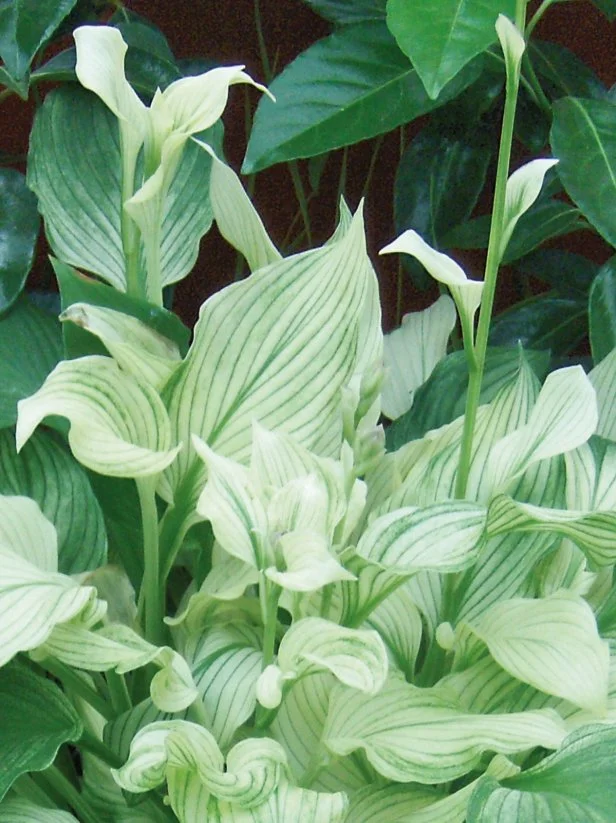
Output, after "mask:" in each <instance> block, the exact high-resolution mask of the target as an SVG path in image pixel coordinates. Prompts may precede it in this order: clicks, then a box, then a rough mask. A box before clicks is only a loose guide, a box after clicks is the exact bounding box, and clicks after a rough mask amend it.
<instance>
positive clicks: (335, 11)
mask: <svg viewBox="0 0 616 823" xmlns="http://www.w3.org/2000/svg"><path fill="white" fill-rule="evenodd" d="M386 2H387V0H304V3H306V5H307V6H310V8H311V9H313V10H314V11H316V13H317V14H319V15H320V16H321V17H324V18H325V20H331V22H332V23H337V24H338V25H345V24H347V23H366V22H367V21H368V20H384V19H385V4H386Z"/></svg>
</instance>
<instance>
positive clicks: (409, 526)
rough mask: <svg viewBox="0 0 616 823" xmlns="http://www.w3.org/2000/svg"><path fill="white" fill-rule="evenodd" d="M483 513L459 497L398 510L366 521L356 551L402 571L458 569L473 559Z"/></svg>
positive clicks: (481, 507)
mask: <svg viewBox="0 0 616 823" xmlns="http://www.w3.org/2000/svg"><path fill="white" fill-rule="evenodd" d="M485 517H486V511H485V508H484V507H483V506H479V505H477V504H475V503H471V502H468V501H464V500H458V501H453V500H452V501H449V502H445V503H435V504H433V505H432V506H426V507H424V508H415V507H411V508H406V509H398V510H397V511H394V512H391V513H390V514H385V515H382V516H381V517H378V518H377V519H376V520H374V521H373V522H372V523H371V524H370V526H369V527H368V528H367V530H366V531H365V532H364V533H363V534H362V536H361V538H360V540H359V542H358V544H357V553H358V554H359V555H360V556H361V557H364V558H365V559H366V560H369V561H370V562H371V563H374V564H376V565H378V566H380V567H381V568H384V569H388V570H391V571H399V572H401V573H403V574H404V573H408V572H417V571H421V570H424V569H427V570H437V571H441V572H452V571H460V570H461V569H464V568H466V567H467V566H468V565H469V564H470V563H472V562H473V561H474V560H475V558H476V555H477V552H478V550H479V547H480V545H481V540H482V535H483V530H484V526H485Z"/></svg>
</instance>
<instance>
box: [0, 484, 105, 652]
mask: <svg viewBox="0 0 616 823" xmlns="http://www.w3.org/2000/svg"><path fill="white" fill-rule="evenodd" d="M0 513H1V514H2V523H1V525H0V566H1V568H2V574H1V575H0V612H1V614H2V620H1V621H0V665H4V664H5V663H6V662H8V661H9V660H11V658H12V657H14V656H15V655H16V654H17V652H20V651H29V650H31V649H35V648H36V647H37V646H40V645H41V643H44V642H45V640H46V639H47V638H48V637H49V635H50V634H51V632H52V631H53V628H54V626H55V624H56V623H64V622H66V621H67V620H70V619H71V618H73V617H75V616H76V615H78V614H79V613H80V612H82V611H83V610H84V609H87V608H88V607H92V608H95V605H94V604H95V599H96V590H95V589H93V588H91V587H85V586H83V587H82V586H79V585H78V583H77V581H75V580H74V579H73V578H71V577H68V576H67V575H64V574H59V573H58V571H57V568H58V549H57V542H56V532H55V529H54V528H53V526H52V525H51V523H50V522H49V521H48V520H47V519H46V518H45V517H44V516H43V515H42V513H41V510H40V509H39V507H38V505H37V504H36V503H35V502H34V501H33V500H30V499H29V498H27V497H0Z"/></svg>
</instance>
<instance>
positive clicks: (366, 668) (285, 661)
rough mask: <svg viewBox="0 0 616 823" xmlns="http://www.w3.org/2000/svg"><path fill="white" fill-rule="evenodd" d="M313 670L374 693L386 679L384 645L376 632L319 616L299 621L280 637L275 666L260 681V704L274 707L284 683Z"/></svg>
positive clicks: (258, 693)
mask: <svg viewBox="0 0 616 823" xmlns="http://www.w3.org/2000/svg"><path fill="white" fill-rule="evenodd" d="M272 670H274V671H272ZM315 670H317V671H318V670H325V671H329V672H331V673H332V674H333V675H334V676H335V677H336V679H337V680H339V681H340V682H341V683H344V684H345V685H347V686H349V687H351V688H353V689H359V690H360V691H362V692H366V693H367V694H376V692H378V691H379V690H380V689H381V687H382V686H383V683H384V682H385V678H386V677H387V652H386V649H385V645H384V643H383V641H382V640H381V638H380V637H379V635H378V634H377V632H375V631H366V630H359V629H347V628H345V627H344V626H337V625H336V624H335V623H331V622H330V621H329V620H323V619H321V618H318V617H307V618H305V619H304V620H299V621H298V622H297V623H294V624H293V625H292V626H291V628H290V629H288V631H287V632H286V634H285V636H284V637H283V638H282V641H281V643H280V647H279V649H278V659H277V662H276V665H275V666H269V667H268V668H266V669H265V671H264V672H263V675H262V676H261V677H260V678H259V681H258V683H257V696H258V699H259V702H260V703H261V704H262V705H264V706H266V708H270V709H272V708H275V707H276V706H278V705H280V702H281V700H282V688H281V687H282V684H283V683H288V682H289V681H291V680H295V679H298V678H300V677H302V676H304V675H306V674H307V673H308V672H311V671H315Z"/></svg>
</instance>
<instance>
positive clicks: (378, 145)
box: [361, 134, 385, 199]
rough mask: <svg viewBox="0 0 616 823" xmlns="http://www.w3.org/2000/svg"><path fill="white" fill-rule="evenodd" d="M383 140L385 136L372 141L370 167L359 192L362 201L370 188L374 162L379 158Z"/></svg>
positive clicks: (382, 135)
mask: <svg viewBox="0 0 616 823" xmlns="http://www.w3.org/2000/svg"><path fill="white" fill-rule="evenodd" d="M384 139H385V135H384V134H381V135H379V136H378V137H377V138H376V140H375V141H374V148H373V150H372V156H371V157H370V165H369V166H368V173H367V174H366V180H365V181H364V187H363V189H362V192H361V196H362V199H363V198H364V197H366V196H367V194H368V189H369V188H370V183H371V182H372V177H373V175H374V169H375V167H376V160H377V157H378V156H379V151H380V150H381V146H382V145H383V140H384Z"/></svg>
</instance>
